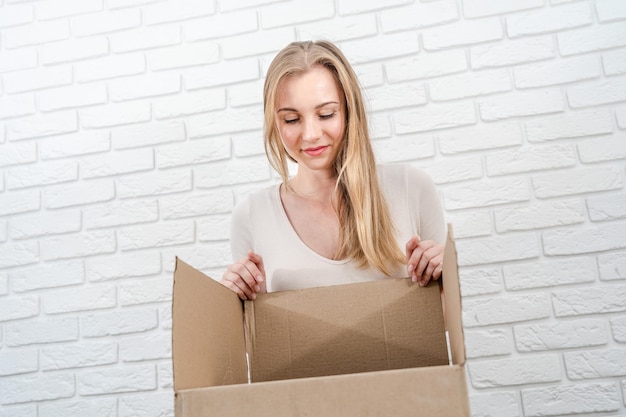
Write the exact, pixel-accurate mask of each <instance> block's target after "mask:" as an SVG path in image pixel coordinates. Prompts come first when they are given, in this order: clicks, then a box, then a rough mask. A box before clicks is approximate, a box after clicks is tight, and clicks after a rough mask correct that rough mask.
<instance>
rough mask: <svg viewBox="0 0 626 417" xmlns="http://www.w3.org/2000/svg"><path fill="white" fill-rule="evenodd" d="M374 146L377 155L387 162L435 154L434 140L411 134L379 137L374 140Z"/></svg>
mask: <svg viewBox="0 0 626 417" xmlns="http://www.w3.org/2000/svg"><path fill="white" fill-rule="evenodd" d="M372 147H373V149H374V153H375V154H376V155H377V157H378V158H379V159H380V160H381V161H384V162H386V163H389V162H398V161H409V160H413V159H421V158H428V157H433V156H434V155H435V146H434V143H433V140H432V139H431V138H428V137H426V138H415V137H413V136H412V135H411V136H406V137H402V136H400V137H394V138H392V139H384V140H383V139H379V140H376V141H374V142H372Z"/></svg>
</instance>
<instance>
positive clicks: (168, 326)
mask: <svg viewBox="0 0 626 417" xmlns="http://www.w3.org/2000/svg"><path fill="white" fill-rule="evenodd" d="M159 323H161V328H163V329H165V330H172V309H171V308H170V307H169V306H165V307H160V308H159ZM171 371H172V369H171V367H170V373H171Z"/></svg>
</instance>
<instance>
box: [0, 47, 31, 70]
mask: <svg viewBox="0 0 626 417" xmlns="http://www.w3.org/2000/svg"><path fill="white" fill-rule="evenodd" d="M37 59H38V58H37V49H36V48H34V47H32V48H20V49H13V50H3V51H0V73H3V72H10V71H18V70H26V69H32V68H36V67H37Z"/></svg>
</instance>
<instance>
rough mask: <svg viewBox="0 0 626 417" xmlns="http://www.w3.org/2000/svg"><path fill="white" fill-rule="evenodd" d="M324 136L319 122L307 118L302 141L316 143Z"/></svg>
mask: <svg viewBox="0 0 626 417" xmlns="http://www.w3.org/2000/svg"><path fill="white" fill-rule="evenodd" d="M321 136H322V129H321V127H320V124H319V122H318V121H317V120H316V118H314V117H307V118H306V120H305V122H304V131H303V132H302V139H303V140H305V141H306V142H315V141H317V140H319V139H320V138H321Z"/></svg>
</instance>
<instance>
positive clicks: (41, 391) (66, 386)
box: [0, 374, 76, 404]
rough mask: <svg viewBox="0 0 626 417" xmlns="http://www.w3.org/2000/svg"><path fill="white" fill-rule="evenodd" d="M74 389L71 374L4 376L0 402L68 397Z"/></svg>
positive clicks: (13, 402)
mask: <svg viewBox="0 0 626 417" xmlns="http://www.w3.org/2000/svg"><path fill="white" fill-rule="evenodd" d="M75 390H76V387H75V383H74V375H72V374H40V375H35V376H16V377H11V378H4V379H3V381H2V385H0V403H1V404H18V403H26V402H30V401H44V400H56V399H59V398H69V397H72V396H73V395H74V393H75Z"/></svg>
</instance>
